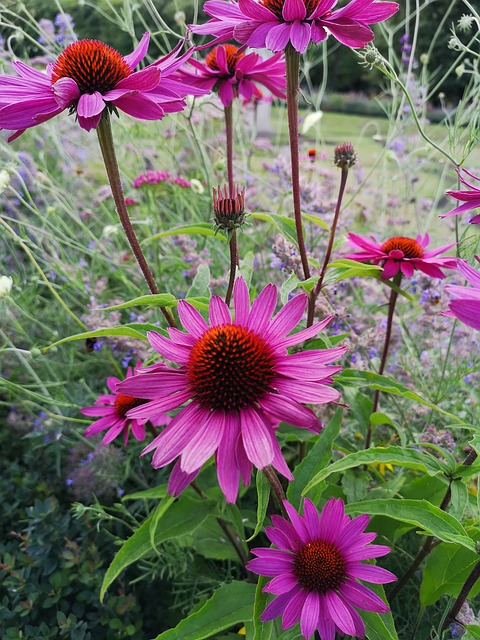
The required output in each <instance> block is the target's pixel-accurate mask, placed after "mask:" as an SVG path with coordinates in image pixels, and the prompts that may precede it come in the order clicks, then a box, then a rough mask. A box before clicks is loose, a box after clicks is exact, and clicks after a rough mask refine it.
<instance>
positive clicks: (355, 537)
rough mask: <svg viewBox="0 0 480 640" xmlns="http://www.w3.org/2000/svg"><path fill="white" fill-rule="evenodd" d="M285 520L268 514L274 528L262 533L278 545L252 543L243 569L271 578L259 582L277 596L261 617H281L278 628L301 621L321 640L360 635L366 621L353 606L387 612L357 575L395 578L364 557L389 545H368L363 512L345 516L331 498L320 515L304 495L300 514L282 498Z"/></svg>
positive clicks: (375, 554) (377, 553)
mask: <svg viewBox="0 0 480 640" xmlns="http://www.w3.org/2000/svg"><path fill="white" fill-rule="evenodd" d="M284 506H285V509H286V511H287V513H288V517H289V518H290V522H288V521H287V520H285V519H284V518H281V517H280V516H276V515H273V516H271V520H272V523H273V527H267V528H266V529H265V533H266V535H267V536H268V538H269V539H270V540H271V541H272V542H273V544H275V545H276V546H277V547H278V549H266V548H257V549H252V553H253V554H254V555H256V556H257V558H255V559H254V560H251V561H250V562H249V563H248V565H247V568H248V569H249V570H250V571H253V573H258V574H260V575H262V576H269V577H272V578H273V580H270V582H269V583H268V584H267V586H266V587H264V589H263V590H264V591H266V592H267V593H273V594H275V595H276V597H275V598H274V600H273V601H272V602H271V603H270V604H269V605H268V606H267V608H266V609H265V611H264V612H263V613H262V615H261V620H262V621H263V622H266V621H267V620H273V619H274V618H277V617H278V616H282V629H289V628H290V627H293V625H294V624H295V623H296V622H298V620H300V631H301V633H302V635H303V637H304V638H306V640H308V639H309V638H310V637H311V636H312V634H313V633H314V632H315V630H317V631H318V633H319V634H320V638H321V640H335V637H336V636H335V634H336V633H337V632H338V633H339V634H345V635H348V636H355V637H359V638H364V637H365V624H364V622H363V620H362V618H361V617H360V615H359V613H358V612H357V610H356V609H355V607H358V608H360V609H364V610H366V611H374V612H376V613H386V612H387V611H389V608H388V606H387V605H386V604H385V602H384V601H383V600H382V599H381V598H379V597H378V596H377V595H376V594H375V593H374V592H373V591H371V590H370V589H368V588H367V587H365V586H364V585H363V584H361V583H359V582H358V580H364V581H368V582H373V583H375V584H385V583H388V582H393V581H394V580H396V577H395V576H394V575H393V573H390V571H387V570H386V569H382V568H381V567H376V566H375V565H373V564H363V562H362V561H363V560H370V559H372V558H379V557H380V556H384V555H386V554H387V553H389V552H390V549H389V547H385V546H383V545H375V544H370V543H371V542H372V541H373V540H374V539H375V538H376V534H375V533H365V528H366V526H367V525H368V523H369V520H370V518H369V516H368V515H361V516H357V517H356V518H353V519H350V518H349V517H348V516H347V515H345V511H344V504H343V502H342V500H336V499H335V498H330V500H329V501H328V502H327V504H326V505H325V506H324V508H323V510H322V512H321V514H320V516H319V515H318V512H317V509H316V507H315V505H314V504H313V502H311V501H310V500H308V499H306V500H305V503H304V508H303V510H304V514H303V516H300V515H299V514H298V513H297V511H296V510H295V509H294V508H293V506H292V505H291V504H290V503H289V502H287V501H284Z"/></svg>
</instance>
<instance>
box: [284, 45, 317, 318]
mask: <svg viewBox="0 0 480 640" xmlns="http://www.w3.org/2000/svg"><path fill="white" fill-rule="evenodd" d="M285 66H286V74H287V115H288V134H289V140H290V161H291V168H292V192H293V214H294V217H295V230H296V234H297V241H298V249H299V251H300V258H301V261H302V269H303V275H304V279H305V280H308V278H310V265H309V264H308V257H307V250H306V247H305V238H304V236H303V226H302V210H301V201H300V161H299V153H298V136H299V130H298V82H299V72H300V54H299V53H298V51H296V50H295V49H294V48H293V47H292V45H291V44H288V45H287V47H286V49H285ZM314 309H315V298H314V296H313V293H310V295H309V298H308V317H309V318H310V317H311V318H312V320H311V321H310V324H311V322H313V315H314ZM307 326H310V325H307Z"/></svg>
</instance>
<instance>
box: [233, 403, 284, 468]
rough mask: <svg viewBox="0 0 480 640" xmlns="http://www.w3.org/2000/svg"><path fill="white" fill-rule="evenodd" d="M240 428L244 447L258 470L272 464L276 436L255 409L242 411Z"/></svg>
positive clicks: (248, 408)
mask: <svg viewBox="0 0 480 640" xmlns="http://www.w3.org/2000/svg"><path fill="white" fill-rule="evenodd" d="M240 428H241V432H242V440H243V446H244V447H245V452H246V454H247V456H248V459H249V460H250V461H251V462H252V464H253V465H254V466H255V467H257V469H263V468H264V467H266V466H268V465H269V464H271V462H272V460H273V457H274V444H273V442H274V441H275V442H276V440H275V435H274V433H273V429H272V427H271V426H270V425H269V424H267V422H266V421H265V419H264V418H263V416H261V415H260V414H259V413H257V411H255V409H252V408H250V407H247V408H245V409H242V410H241V411H240Z"/></svg>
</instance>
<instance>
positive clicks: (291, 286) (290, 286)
mask: <svg viewBox="0 0 480 640" xmlns="http://www.w3.org/2000/svg"><path fill="white" fill-rule="evenodd" d="M299 283H300V279H299V278H297V276H296V275H295V274H294V273H293V271H292V273H291V274H290V276H289V277H288V279H287V280H285V282H284V283H283V284H282V286H281V287H280V301H281V303H282V304H287V302H288V297H289V295H290V294H291V293H292V291H295V289H296V288H297V287H298V285H299Z"/></svg>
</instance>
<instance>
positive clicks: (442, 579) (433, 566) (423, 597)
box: [420, 544, 480, 607]
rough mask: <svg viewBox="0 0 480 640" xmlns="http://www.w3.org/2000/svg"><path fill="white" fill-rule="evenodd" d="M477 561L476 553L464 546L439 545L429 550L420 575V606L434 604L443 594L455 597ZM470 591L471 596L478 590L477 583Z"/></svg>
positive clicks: (479, 587) (479, 586)
mask: <svg viewBox="0 0 480 640" xmlns="http://www.w3.org/2000/svg"><path fill="white" fill-rule="evenodd" d="M477 562H478V555H477V553H476V552H475V551H470V550H469V549H465V548H464V547H458V546H453V545H449V544H447V545H445V544H442V545H439V546H438V547H435V548H434V549H432V551H431V552H430V554H429V556H428V559H427V562H426V564H425V569H424V571H423V576H422V585H421V587H420V603H421V605H422V607H427V606H429V605H431V604H434V603H435V602H437V600H439V599H440V598H441V596H443V595H449V596H453V597H454V598H456V597H457V596H458V594H459V593H460V590H461V588H462V587H463V585H464V584H465V580H466V579H467V577H468V575H469V573H470V572H471V570H472V569H473V567H474V566H475V564H476V563H477ZM473 589H474V590H473V592H470V594H469V596H468V597H469V598H473V597H474V596H475V595H476V594H477V593H478V592H479V590H480V584H479V583H477V584H476V586H474V588H473Z"/></svg>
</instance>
